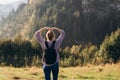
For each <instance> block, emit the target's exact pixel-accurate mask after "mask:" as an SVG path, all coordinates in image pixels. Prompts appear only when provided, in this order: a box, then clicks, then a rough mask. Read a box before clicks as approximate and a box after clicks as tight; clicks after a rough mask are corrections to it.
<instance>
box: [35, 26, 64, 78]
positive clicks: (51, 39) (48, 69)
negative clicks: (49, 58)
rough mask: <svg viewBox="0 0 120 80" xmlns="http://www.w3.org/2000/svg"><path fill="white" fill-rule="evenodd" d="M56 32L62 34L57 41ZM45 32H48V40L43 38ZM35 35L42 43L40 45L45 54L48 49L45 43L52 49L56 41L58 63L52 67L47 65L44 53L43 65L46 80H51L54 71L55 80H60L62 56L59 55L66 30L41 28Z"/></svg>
mask: <svg viewBox="0 0 120 80" xmlns="http://www.w3.org/2000/svg"><path fill="white" fill-rule="evenodd" d="M55 30H56V31H58V32H59V33H60V35H59V37H58V38H57V39H56V38H55V33H54V31H55ZM44 31H47V33H46V40H45V38H43V36H42V33H43V32H44ZM35 34H36V38H37V40H38V42H39V43H40V45H41V47H42V50H43V52H45V50H46V48H47V47H46V43H45V42H47V44H48V46H49V47H50V46H51V45H53V42H54V41H55V43H54V48H55V50H56V51H57V58H56V62H55V63H54V64H51V65H49V64H47V63H46V62H45V59H44V53H43V57H42V63H43V70H44V74H45V79H46V80H50V73H51V71H52V75H53V80H58V73H59V61H60V56H59V53H58V49H59V47H60V44H61V43H62V41H63V38H64V36H65V32H64V30H61V29H59V28H56V27H51V28H50V27H44V28H41V29H40V30H38V31H37V32H36V33H35Z"/></svg>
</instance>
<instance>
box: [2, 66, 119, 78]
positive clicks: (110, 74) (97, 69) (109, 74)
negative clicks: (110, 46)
mask: <svg viewBox="0 0 120 80" xmlns="http://www.w3.org/2000/svg"><path fill="white" fill-rule="evenodd" d="M0 80H44V75H43V70H42V68H35V67H32V68H13V67H0ZM59 80H120V64H111V65H109V64H106V65H104V66H102V65H99V66H91V65H88V66H85V67H69V68H60V72H59Z"/></svg>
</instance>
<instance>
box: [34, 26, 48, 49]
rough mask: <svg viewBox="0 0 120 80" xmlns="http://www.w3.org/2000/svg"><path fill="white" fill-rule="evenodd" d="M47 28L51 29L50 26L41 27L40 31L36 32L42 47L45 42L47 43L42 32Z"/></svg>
mask: <svg viewBox="0 0 120 80" xmlns="http://www.w3.org/2000/svg"><path fill="white" fill-rule="evenodd" d="M45 30H49V27H44V28H41V29H39V30H38V31H36V32H35V35H36V38H37V41H38V42H39V43H40V44H41V47H42V49H44V44H45V38H44V37H42V33H43V31H45Z"/></svg>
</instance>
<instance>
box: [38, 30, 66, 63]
mask: <svg viewBox="0 0 120 80" xmlns="http://www.w3.org/2000/svg"><path fill="white" fill-rule="evenodd" d="M64 36H65V32H64V31H63V30H61V32H60V36H59V37H58V38H57V39H56V40H55V41H56V42H55V46H54V48H55V49H56V51H57V61H60V56H59V53H58V49H59V47H60V44H61V43H62V41H63V38H64ZM36 38H37V40H38V42H39V43H40V45H41V47H42V50H43V51H45V49H46V46H45V39H44V38H43V37H42V35H41V34H40V33H39V32H36ZM47 42H48V46H49V47H50V46H51V45H52V42H53V41H47ZM42 63H43V64H45V65H47V64H46V63H45V62H44V61H43V58H42Z"/></svg>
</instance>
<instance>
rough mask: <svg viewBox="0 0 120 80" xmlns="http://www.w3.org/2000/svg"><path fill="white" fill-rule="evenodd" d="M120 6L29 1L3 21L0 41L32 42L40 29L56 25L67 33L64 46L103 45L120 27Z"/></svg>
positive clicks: (107, 1) (114, 1)
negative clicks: (24, 39)
mask: <svg viewBox="0 0 120 80" xmlns="http://www.w3.org/2000/svg"><path fill="white" fill-rule="evenodd" d="M119 5H120V1H119V0H97V1H96V0H52V1H51V0H29V3H28V4H21V5H20V6H19V8H18V9H17V11H12V12H11V13H10V14H9V16H8V17H7V18H5V19H4V20H3V22H2V23H1V27H0V30H1V31H0V38H6V37H7V38H12V37H14V36H15V35H16V34H21V35H22V36H23V37H25V38H30V39H32V37H33V36H34V32H35V31H36V30H38V29H39V28H41V27H44V26H56V27H60V28H62V29H64V30H65V32H66V37H65V42H64V45H71V44H79V43H80V44H85V43H88V42H92V43H94V44H99V43H101V42H102V41H103V39H104V37H105V36H106V34H108V35H109V34H110V33H111V32H112V31H115V30H116V29H117V28H118V27H119V26H120V23H119V22H120V16H119V14H120V6H119ZM6 34H7V35H6Z"/></svg>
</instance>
